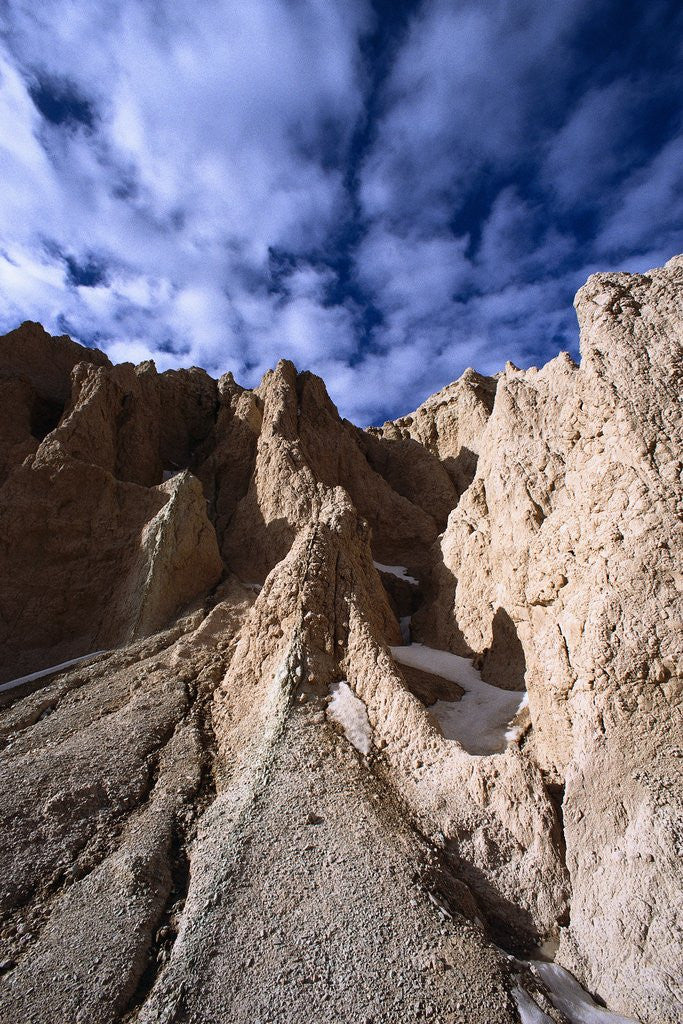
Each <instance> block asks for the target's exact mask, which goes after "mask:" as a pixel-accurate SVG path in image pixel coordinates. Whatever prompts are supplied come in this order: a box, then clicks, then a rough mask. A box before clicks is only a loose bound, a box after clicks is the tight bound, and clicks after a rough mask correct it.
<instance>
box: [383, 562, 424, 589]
mask: <svg viewBox="0 0 683 1024" xmlns="http://www.w3.org/2000/svg"><path fill="white" fill-rule="evenodd" d="M372 564H373V565H374V567H375V569H379V571H380V572H388V573H389V574H390V575H391V576H396V577H397V578H398V579H399V580H403V582H404V583H410V584H411V586H413V587H417V586H419V585H420V581H419V580H416V579H415V577H414V576H409V575H408V569H407V568H406V566H405V565H382V563H381V562H373V563H372Z"/></svg>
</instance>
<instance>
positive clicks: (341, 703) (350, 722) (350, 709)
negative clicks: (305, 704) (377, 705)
mask: <svg viewBox="0 0 683 1024" xmlns="http://www.w3.org/2000/svg"><path fill="white" fill-rule="evenodd" d="M330 693H331V695H332V700H331V701H330V703H329V704H328V705H327V714H328V715H329V717H330V718H331V719H332V721H333V722H337V724H338V725H341V727H342V729H343V730H344V735H345V736H346V738H347V740H348V741H349V743H351V744H352V745H353V746H354V747H355V748H356V750H357V751H359V753H361V754H363V755H364V756H365V757H367V756H368V754H369V753H370V750H371V748H372V729H371V727H370V722H369V720H368V712H367V709H366V707H365V704H364V703H363V701H362V700H359V699H358V697H356V695H355V693H354V692H353V690H352V689H351V687H350V686H349V684H348V683H347V682H346V680H345V679H342V680H340V681H339V682H338V683H332V685H331V686H330Z"/></svg>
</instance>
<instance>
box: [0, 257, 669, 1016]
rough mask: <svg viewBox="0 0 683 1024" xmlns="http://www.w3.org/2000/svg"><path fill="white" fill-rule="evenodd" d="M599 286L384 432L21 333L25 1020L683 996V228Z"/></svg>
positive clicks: (17, 700)
mask: <svg viewBox="0 0 683 1024" xmlns="http://www.w3.org/2000/svg"><path fill="white" fill-rule="evenodd" d="M576 308H577V313H578V317H579V322H580V325H581V352H582V359H581V364H580V366H577V365H575V364H574V363H573V362H572V361H571V359H569V357H567V356H566V355H561V356H558V357H557V358H556V359H554V360H552V362H550V363H549V364H548V365H547V366H545V367H543V368H542V369H540V370H537V369H531V370H525V371H522V370H518V369H516V368H515V367H513V366H512V365H510V364H508V366H507V368H506V369H505V371H504V372H503V373H502V374H501V375H499V377H497V378H496V379H490V378H485V377H482V376H480V375H479V374H477V373H475V372H474V371H471V370H470V371H467V372H466V373H465V374H464V375H463V377H462V378H461V379H460V380H459V381H456V382H455V383H453V384H450V385H449V386H448V387H446V388H444V389H443V390H442V391H441V392H439V393H438V394H437V395H434V396H432V397H431V398H429V399H428V400H427V401H426V402H425V403H424V404H423V405H422V406H420V408H419V409H417V410H416V411H415V412H414V413H413V414H411V415H410V416H405V417H402V418H401V419H399V420H396V421H394V422H393V423H386V424H384V426H383V427H381V428H370V429H368V430H360V429H358V428H357V427H355V426H353V425H352V424H350V423H348V422H347V421H345V420H342V419H340V417H339V416H338V414H337V410H336V409H335V407H334V405H333V403H332V401H331V400H330V398H329V396H328V395H327V392H326V390H325V386H324V384H323V382H322V381H321V380H319V379H318V378H316V377H315V376H313V375H312V374H310V373H305V372H303V373H297V371H296V369H295V368H294V366H292V364H291V363H287V362H281V363H279V364H278V366H277V367H276V368H275V370H273V371H271V372H269V373H267V374H266V376H265V377H264V379H263V381H262V382H261V384H260V386H259V387H258V388H256V389H254V390H246V389H244V388H242V387H240V386H239V385H238V384H237V383H236V382H235V381H234V379H233V378H232V376H231V375H230V374H227V375H225V376H224V377H222V378H221V379H220V380H219V381H214V380H212V379H211V378H210V377H209V376H208V375H207V374H206V373H205V372H204V371H202V370H198V369H192V370H179V371H171V372H167V373H161V374H159V373H157V372H156V369H155V368H154V365H153V364H151V363H143V364H141V365H140V366H137V367H133V366H131V365H127V364H124V365H120V366H112V365H111V363H110V362H109V360H108V359H107V358H106V356H104V355H102V354H101V353H99V352H96V351H95V350H92V349H85V348H83V347H82V346H80V345H77V344H76V343H74V342H72V341H71V340H70V339H68V338H51V337H50V336H49V335H47V334H46V333H45V332H44V331H43V330H42V328H40V327H39V326H38V325H36V324H30V323H28V324H24V325H22V327H20V328H19V329H18V330H16V331H13V332H12V333H11V334H9V335H7V336H6V337H5V338H2V339H0V392H1V394H2V398H3V402H2V404H1V406H0V566H2V574H1V575H0V748H1V749H0V788H1V789H2V797H1V800H0V807H1V808H2V809H1V811H0V815H1V817H2V824H1V826H0V864H1V865H2V885H1V886H0V938H1V939H2V948H3V952H2V954H1V955H0V1019H2V1021H3V1022H7V1024H19V1022H21V1024H24V1022H36V1024H38V1022H40V1024H43V1022H47V1021H50V1022H51V1024H74V1022H86V1021H87V1022H88V1024H114V1022H121V1024H123V1022H126V1024H152V1022H154V1024H161V1022H165V1024H180V1022H199V1021H202V1022H210V1024H228V1022H230V1024H233V1022H240V1021H245V1022H246V1021H249V1022H252V1021H267V1020H278V1021H290V1022H300V1021H303V1020H306V1021H308V1020H311V1021H332V1020H334V1021H349V1022H351V1021H353V1022H355V1021H377V1022H379V1021H382V1022H393V1021H396V1022H398V1021H400V1022H401V1024H403V1022H406V1021H424V1020H439V1021H448V1022H449V1024H450V1022H453V1024H454V1022H463V1024H464V1022H470V1024H477V1022H479V1024H498V1022H500V1024H504V1022H505V1024H507V1022H515V1021H519V1020H520V1019H521V1020H522V1021H523V1022H524V1024H528V1022H536V1024H538V1022H540V1024H543V1022H546V1024H547V1022H548V1021H550V1022H555V1024H566V1022H567V1021H569V1022H570V1024H571V1022H572V1021H574V1020H578V1019H581V1020H586V1019H589V1018H587V1017H586V1016H585V1013H586V1012H588V1011H586V1009H585V1008H586V1007H587V1006H592V1007H593V1008H592V1010H591V1012H592V1013H593V1018H592V1019H594V1020H596V1021H598V1020H599V1021H602V1022H604V1024H608V1022H609V1021H612V1022H618V1021H625V1020H637V1021H640V1022H641V1024H674V1022H677V1021H680V1020H681V1019H682V1016H683V989H682V987H681V972H680V964H681V962H683V934H682V931H681V924H682V909H683V908H682V907H681V893H682V892H683V870H682V867H681V864H682V859H681V851H682V848H683V815H682V814H681V810H682V807H681V804H682V799H681V791H680V767H681V763H682V761H681V758H682V757H683V722H682V715H681V705H682V700H681V697H682V694H683V683H682V679H681V669H680V665H681V658H680V655H681V651H680V637H681V626H682V621H681V620H682V619H683V616H682V615H681V602H680V592H681V589H683V575H681V568H680V567H681V552H682V550H683V542H682V537H681V528H680V511H681V504H682V498H683V495H682V492H681V486H680V470H681V461H680V460H681V442H682V440H683V437H682V434H683V425H682V423H683V421H682V418H681V411H680V405H679V403H680V395H681V391H682V388H681V384H682V381H681V376H682V372H683V371H682V367H683V359H682V358H681V341H682V340H683V258H681V257H679V258H677V259H674V260H672V261H671V262H670V263H669V264H667V266H666V267H664V268H662V269H661V270H656V271H652V272H651V273H650V274H648V275H634V276H629V275H625V274H601V275H595V276H594V277H592V278H591V279H590V280H589V282H588V283H587V285H586V286H585V287H584V288H582V289H581V291H580V292H579V294H578V295H577V300H576ZM501 709H502V710H501ZM501 714H502V715H503V717H502V718H500V715H501ZM495 715H498V718H496V717H495ZM484 735H485V736H486V741H485V742H484V740H483V737H484ZM551 945H552V946H553V947H556V953H555V961H556V963H555V964H554V965H553V964H548V963H544V962H543V961H542V958H543V956H544V955H545V954H544V953H541V952H539V950H540V948H541V947H542V946H543V949H544V950H547V949H548V948H549V946H551ZM562 967H564V968H568V969H569V970H570V971H571V972H572V973H573V974H574V976H575V977H576V978H577V979H578V981H579V982H580V983H581V984H582V985H583V986H584V988H585V989H586V990H587V991H588V992H589V993H590V994H591V996H588V995H586V993H585V992H583V991H582V990H581V989H579V988H578V987H572V986H573V985H574V984H575V983H573V981H572V979H571V978H570V977H569V975H567V974H565V973H563V972H562V970H561V968H562ZM591 997H594V998H596V999H597V1000H599V1001H603V1002H604V1003H606V1004H607V1005H608V1006H609V1007H610V1011H612V1012H611V1013H608V1012H607V1011H605V1010H601V1009H599V1008H598V1007H596V1006H595V1005H594V1004H592V1002H591ZM577 1000H578V1001H579V1002H577ZM581 1001H583V1002H581ZM579 1003H580V1005H581V1006H583V1007H584V1016H583V1017H581V1018H579V1017H578V1016H577V1013H578V1010H577V1006H578V1005H579ZM617 1015H620V1016H617Z"/></svg>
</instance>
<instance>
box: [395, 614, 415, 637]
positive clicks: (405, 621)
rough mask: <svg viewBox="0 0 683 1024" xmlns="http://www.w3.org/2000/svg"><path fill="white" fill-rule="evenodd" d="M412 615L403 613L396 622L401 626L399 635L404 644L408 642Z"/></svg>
mask: <svg viewBox="0 0 683 1024" xmlns="http://www.w3.org/2000/svg"><path fill="white" fill-rule="evenodd" d="M411 619H412V615H403V616H402V617H401V618H400V619H399V620H398V624H399V626H400V627H401V637H402V639H403V643H404V644H409V643H410V620H411Z"/></svg>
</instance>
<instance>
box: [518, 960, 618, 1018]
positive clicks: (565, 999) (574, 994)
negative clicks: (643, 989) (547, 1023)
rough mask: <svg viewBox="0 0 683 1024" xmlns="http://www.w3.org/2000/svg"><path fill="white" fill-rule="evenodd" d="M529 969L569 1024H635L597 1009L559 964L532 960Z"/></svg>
mask: <svg viewBox="0 0 683 1024" xmlns="http://www.w3.org/2000/svg"><path fill="white" fill-rule="evenodd" d="M531 969H532V970H533V971H534V973H535V974H537V975H538V977H539V978H540V979H541V981H542V982H543V984H544V985H545V986H546V988H547V989H548V992H549V993H550V999H551V1001H552V1003H553V1006H554V1007H555V1008H556V1009H557V1010H559V1011H560V1013H563V1014H564V1015H565V1017H566V1018H567V1020H569V1021H571V1024H638V1022H637V1021H635V1020H634V1018H633V1017H622V1016H620V1015H619V1014H618V1013H611V1012H610V1010H605V1009H604V1008H603V1007H602V1006H598V1004H597V1003H596V1002H594V1001H593V1000H592V999H591V997H590V996H589V995H588V993H587V992H586V991H585V989H583V988H582V987H581V985H579V983H578V981H577V980H576V978H573V977H572V975H571V974H570V973H569V971H565V969H564V967H560V965H559V964H549V963H544V962H543V961H542V960H534V961H531Z"/></svg>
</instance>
